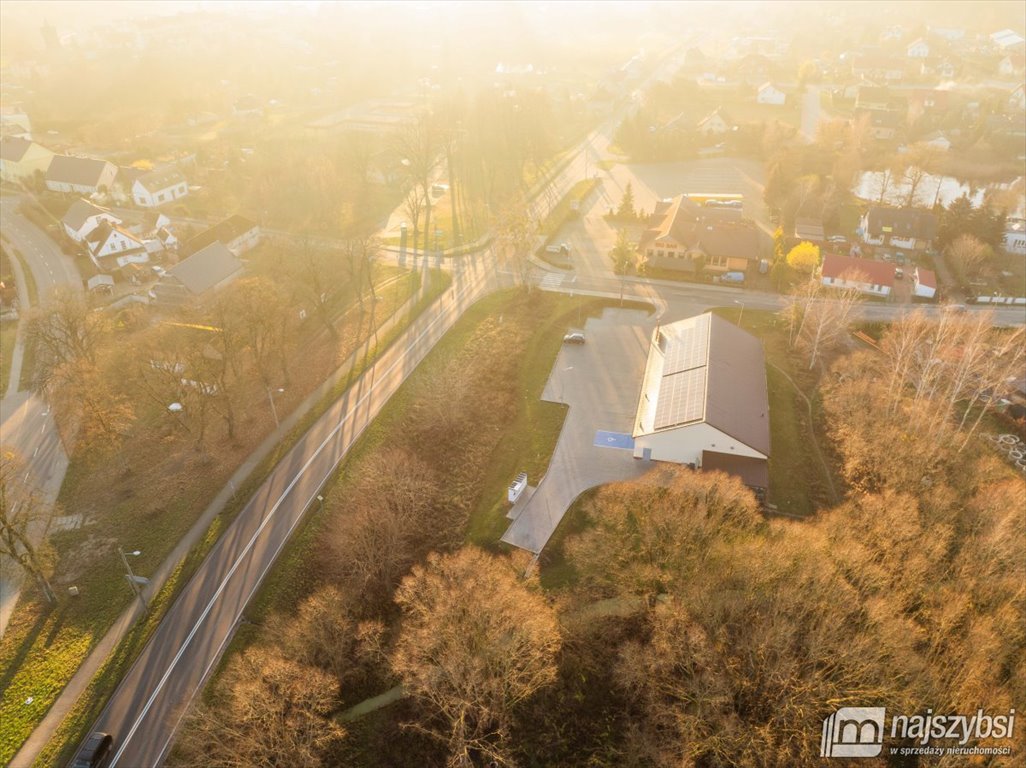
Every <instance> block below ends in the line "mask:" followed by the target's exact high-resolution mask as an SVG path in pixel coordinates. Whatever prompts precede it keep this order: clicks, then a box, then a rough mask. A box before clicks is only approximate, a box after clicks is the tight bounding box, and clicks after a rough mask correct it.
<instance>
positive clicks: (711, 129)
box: [698, 109, 734, 136]
mask: <svg viewBox="0 0 1026 768" xmlns="http://www.w3.org/2000/svg"><path fill="white" fill-rule="evenodd" d="M733 126H734V123H733V121H732V120H731V119H730V118H729V117H727V114H726V112H724V111H723V110H722V109H717V110H716V111H714V112H713V113H712V114H710V115H709V116H708V117H706V118H705V119H704V120H702V121H701V122H700V123H699V124H698V132H699V133H701V134H703V135H704V136H718V135H720V134H723V133H727V131H729V130H731V128H733Z"/></svg>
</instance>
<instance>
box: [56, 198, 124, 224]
mask: <svg viewBox="0 0 1026 768" xmlns="http://www.w3.org/2000/svg"><path fill="white" fill-rule="evenodd" d="M103 213H105V214H107V215H108V216H112V217H114V218H117V217H116V216H114V214H112V213H111V212H110V211H108V210H107V209H106V208H101V207H100V206H98V205H93V204H92V203H90V202H89V201H88V200H76V201H75V202H73V203H72V204H71V207H70V208H68V212H67V213H65V214H64V218H63V219H61V222H62V223H64V224H67V225H68V226H69V227H71V228H72V229H74V230H78V229H81V227H82V225H83V224H85V223H86V219H88V218H89V217H90V216H97V215H99V214H103Z"/></svg>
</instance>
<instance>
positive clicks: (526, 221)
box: [494, 192, 537, 285]
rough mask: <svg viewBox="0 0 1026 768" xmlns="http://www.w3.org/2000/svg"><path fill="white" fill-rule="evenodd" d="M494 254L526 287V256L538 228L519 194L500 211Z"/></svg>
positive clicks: (527, 261) (525, 201)
mask: <svg viewBox="0 0 1026 768" xmlns="http://www.w3.org/2000/svg"><path fill="white" fill-rule="evenodd" d="M494 231H495V250H496V252H497V254H498V256H499V260H500V262H501V263H503V264H504V265H505V266H507V267H508V268H509V269H511V270H512V271H513V273H514V274H515V275H516V276H517V278H518V279H519V281H520V283H521V284H522V285H527V284H528V281H527V277H528V274H529V272H530V261H529V258H528V257H529V256H530V255H531V250H532V245H533V243H534V236H535V232H536V231H537V224H536V222H535V221H534V218H533V216H532V214H531V207H530V205H529V204H528V202H527V200H526V199H525V198H524V196H523V193H520V192H518V193H517V194H516V195H514V196H513V197H512V198H510V199H509V200H507V202H506V203H505V204H504V205H503V206H502V207H501V209H500V211H499V213H498V215H497V216H496V221H495V229H494Z"/></svg>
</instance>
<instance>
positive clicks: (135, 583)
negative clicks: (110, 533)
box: [118, 545, 150, 611]
mask: <svg viewBox="0 0 1026 768" xmlns="http://www.w3.org/2000/svg"><path fill="white" fill-rule="evenodd" d="M118 554H119V555H121V564H122V565H124V566H125V576H127V577H128V583H129V584H130V585H131V586H132V591H133V592H135V596H136V597H137V598H139V602H140V603H142V607H143V610H144V611H148V610H149V609H150V606H149V605H148V604H147V603H146V598H144V597H143V594H142V590H141V589H139V584H140V583H142V584H145V583H147V579H145V578H143V577H142V576H136V575H135V573H133V572H132V566H130V565H129V564H128V557H127V555H131V556H132V557H139V555H141V554H142V552H140V551H139V550H138V549H137V550H135V551H134V552H125V550H124V549H122V548H121V546H120V545H118Z"/></svg>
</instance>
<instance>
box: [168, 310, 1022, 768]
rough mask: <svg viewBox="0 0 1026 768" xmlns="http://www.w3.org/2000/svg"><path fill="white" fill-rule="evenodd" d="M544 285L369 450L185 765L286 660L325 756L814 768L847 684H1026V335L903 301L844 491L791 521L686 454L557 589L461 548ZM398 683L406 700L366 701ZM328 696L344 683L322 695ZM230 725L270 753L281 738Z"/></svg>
mask: <svg viewBox="0 0 1026 768" xmlns="http://www.w3.org/2000/svg"><path fill="white" fill-rule="evenodd" d="M524 301H525V303H524V304H523V305H521V307H520V308H519V309H518V311H517V313H515V314H516V316H515V317H513V318H512V319H511V318H510V314H509V313H506V315H505V318H504V321H503V323H502V324H499V323H498V322H497V321H496V320H494V319H493V320H485V321H483V322H482V323H481V325H480V326H479V327H478V329H477V330H476V332H475V333H474V334H473V336H472V337H471V339H470V341H469V343H468V345H467V347H466V351H465V352H463V353H458V354H456V355H455V357H454V360H453V362H452V363H451V364H449V365H437V366H436V367H435V368H434V369H433V370H431V371H430V372H429V375H427V376H425V377H423V378H421V379H420V382H419V383H418V385H417V387H416V392H415V393H413V398H412V400H411V402H413V403H415V404H416V405H415V407H413V408H412V410H411V411H410V416H409V418H408V420H406V421H405V422H403V424H402V425H401V430H399V431H398V432H390V434H392V435H395V434H400V435H401V437H400V438H398V439H395V440H394V441H393V440H390V442H389V443H388V444H385V445H374V446H373V450H372V451H371V452H369V453H367V454H365V456H364V458H363V459H361V460H360V461H359V462H358V463H357V465H355V466H354V467H352V468H351V470H350V472H351V480H352V482H351V483H350V484H348V485H347V489H346V491H345V494H344V504H345V506H346V508H347V509H348V512H347V514H346V515H345V516H343V517H341V518H339V520H340V521H341V523H340V524H339V525H338V527H337V528H336V527H333V528H332V530H330V531H326V532H325V533H324V540H325V545H324V553H325V557H324V560H323V561H322V562H321V563H320V564H319V565H318V568H317V572H318V573H319V574H322V575H321V576H320V577H319V578H318V583H317V584H316V585H313V586H312V587H310V588H309V589H310V592H309V594H310V595H312V596H310V597H307V598H306V599H305V600H304V601H301V602H300V607H299V609H298V610H297V611H296V612H295V613H291V612H288V611H286V612H285V613H283V614H280V615H278V616H276V617H274V618H273V619H272V620H271V621H270V629H267V630H265V632H264V633H263V635H262V636H261V638H260V639H259V640H258V641H257V642H256V643H255V644H253V645H252V646H250V647H249V648H248V649H247V650H246V651H245V652H244V653H243V654H242V655H240V656H238V657H237V658H235V659H234V660H233V661H232V662H231V664H230V665H229V671H228V673H227V674H226V675H225V677H224V678H223V679H222V680H221V681H220V684H219V686H218V689H217V691H215V692H214V694H213V695H212V700H211V702H210V703H209V704H208V705H205V706H204V707H202V708H201V710H200V712H199V714H198V715H196V716H194V721H193V722H194V725H193V726H191V727H189V728H187V729H186V734H185V739H184V744H183V746H182V747H181V752H180V754H179V764H183V765H184V764H189V762H190V760H195V759H196V758H197V757H198V756H199V755H203V756H204V757H205V758H208V759H209V756H210V755H217V754H218V752H217V750H216V749H210V743H211V740H215V739H217V738H219V736H218V734H219V733H220V731H221V729H225V728H231V729H233V730H234V731H240V730H241V731H242V732H243V733H244V732H245V730H246V729H247V728H250V727H256V726H255V725H254V724H257V723H258V722H259V721H258V720H257V719H256V717H255V715H254V714H252V713H250V712H249V711H248V710H247V712H244V713H242V714H240V713H239V712H238V706H239V705H238V702H239V701H240V700H241V695H242V692H244V691H248V690H251V689H252V690H254V691H255V693H254V694H253V695H254V700H256V701H260V700H261V698H260V691H261V690H262V687H263V686H266V685H267V679H268V677H269V676H273V675H279V674H281V673H282V671H283V670H291V671H292V674H293V677H292V678H290V679H289V681H287V682H283V683H282V684H281V686H280V690H281V691H282V692H283V696H284V697H286V698H288V697H297V698H296V701H295V702H294V703H295V706H297V707H299V709H300V710H301V711H302V716H300V715H298V714H295V713H294V712H293V713H292V714H290V715H289V717H292V718H298V719H297V720H296V724H295V727H294V728H292V729H290V734H292V735H293V737H294V739H295V740H298V741H297V743H296V745H295V747H294V748H295V749H296V750H298V753H299V754H302V755H304V759H303V761H302V763H296V764H307V765H332V764H337V763H338V762H339V761H342V762H345V763H346V764H354V765H368V766H388V765H406V764H428V765H443V764H445V765H449V766H454V767H455V766H474V765H489V764H495V765H503V766H513V765H523V766H546V765H552V766H555V765H559V766H581V767H582V768H583V766H592V767H594V766H681V765H685V766H753V767H754V766H785V765H786V766H802V765H815V764H818V760H819V757H818V755H819V744H820V732H821V725H822V720H823V718H824V717H825V716H826V715H828V714H830V713H831V712H832V711H833V710H834V709H836V708H837V707H839V706H844V705H850V706H860V705H862V706H874V705H876V706H886V707H888V708H889V709H890V711H892V712H904V713H908V714H915V713H918V712H924V711H925V710H926V709H927V708H932V709H933V711H934V712H959V713H974V712H976V711H977V709H979V708H983V709H985V710H988V711H992V712H999V711H1007V709H1008V708H1010V707H1015V706H1016V704H1017V701H1016V698H1015V697H1016V695H1017V694H1018V693H1020V692H1021V691H1022V690H1024V689H1026V632H1024V630H1023V622H1022V617H1023V614H1024V611H1026V605H1024V593H1023V589H1022V586H1023V583H1024V581H1026V521H1024V515H1023V510H1024V509H1026V489H1024V484H1023V481H1022V479H1021V478H1020V477H1018V476H1016V475H1014V474H1013V473H1012V472H1011V471H1010V469H1009V468H1008V467H1007V466H1006V465H1004V464H1002V462H1001V461H1000V460H999V459H998V458H997V457H996V456H993V455H990V454H989V453H987V452H986V451H985V450H980V449H979V445H980V442H979V438H978V433H979V431H980V429H981V427H980V426H979V425H980V424H985V423H986V418H987V416H986V413H985V412H984V410H981V409H982V406H985V405H987V404H988V403H989V402H991V398H992V396H993V395H994V394H995V393H996V392H997V389H995V387H996V386H999V385H996V384H995V383H994V382H1000V381H1003V379H1004V377H1005V373H1007V371H1008V370H1011V368H1013V367H1015V366H1017V365H1021V361H1022V351H1021V347H1022V344H1021V334H1018V335H1016V334H1012V333H1007V332H995V331H993V330H992V329H991V328H990V326H989V322H985V321H984V320H980V321H977V320H976V319H967V318H962V317H959V316H956V315H951V316H949V317H948V318H946V319H945V320H944V321H943V322H941V323H940V324H937V323H929V322H927V321H926V320H925V318H924V317H922V316H920V315H913V316H911V317H909V318H906V319H904V320H902V321H900V322H898V323H895V324H894V325H893V326H892V327H891V328H890V329H888V330H887V331H885V333H884V334H883V337H882V338H881V340H880V350H879V351H872V352H868V351H867V352H858V353H854V354H850V355H846V356H844V357H841V358H839V359H835V361H834V363H833V365H832V367H831V368H830V369H829V373H828V375H827V377H826V381H827V383H826V384H824V386H823V388H822V397H823V405H824V409H825V412H826V416H827V419H828V422H829V427H830V434H831V435H832V436H833V438H834V442H835V445H834V447H835V449H836V452H837V454H838V455H839V458H840V462H841V473H842V475H843V477H844V478H845V480H846V481H847V483H848V489H849V491H848V495H847V497H846V498H845V500H844V501H843V502H842V503H840V504H839V505H838V506H836V507H835V508H833V509H828V510H823V511H822V512H821V514H819V515H818V516H817V517H816V518H815V519H813V520H806V521H802V522H795V521H784V520H767V519H766V518H764V517H763V515H762V514H761V512H760V509H759V506H758V504H757V502H756V500H755V498H754V496H753V495H752V494H751V492H750V491H749V490H748V489H746V488H745V487H744V486H743V485H742V484H741V483H740V482H739V481H738V480H736V479H734V478H729V477H727V476H724V475H720V474H717V473H710V474H701V473H694V472H692V471H689V470H688V469H686V468H680V467H663V468H660V469H658V470H655V471H653V472H652V473H650V474H649V475H647V476H646V477H644V478H642V479H641V480H638V481H635V482H629V483H616V484H612V485H608V486H604V487H602V488H600V489H598V490H597V491H596V492H595V493H593V494H592V495H591V496H590V497H588V499H587V500H586V501H584V502H583V503H582V505H581V508H580V514H583V515H584V517H585V518H586V520H585V524H584V525H583V526H581V527H580V532H578V533H576V534H573V535H571V536H570V537H569V538H568V539H567V540H566V542H565V544H564V545H563V553H564V555H565V557H566V562H567V565H568V567H569V576H568V577H567V579H566V580H565V581H564V582H563V585H562V586H560V587H558V588H553V589H550V590H549V591H548V592H545V591H542V590H541V589H540V585H539V583H538V581H537V580H536V579H535V578H533V577H524V576H523V575H522V574H523V571H524V566H525V563H524V562H522V561H519V560H518V559H517V558H515V557H507V556H505V555H495V554H488V553H486V552H483V551H480V550H478V549H475V548H470V547H460V542H461V540H462V533H461V532H462V526H463V525H464V522H465V520H466V504H465V503H461V500H462V499H466V498H472V496H473V492H474V488H475V483H476V482H477V478H479V477H480V474H481V471H482V469H483V467H484V466H485V460H484V459H483V458H482V456H483V455H485V454H487V452H488V450H489V448H490V446H492V445H494V440H496V439H499V438H498V437H496V436H497V435H499V434H501V433H500V431H499V429H500V428H501V426H502V424H503V420H504V418H505V417H504V416H503V414H505V413H507V412H508V411H509V410H510V409H509V404H510V399H511V398H513V397H515V394H514V393H513V391H512V390H511V388H510V387H509V386H508V383H507V384H504V383H503V382H508V379H509V377H511V375H512V373H513V371H514V367H511V366H512V364H511V363H510V362H509V360H510V358H511V357H513V356H514V355H515V354H518V353H519V352H518V351H521V350H523V348H524V344H525V343H529V340H528V337H527V335H526V334H525V332H524V330H523V328H524V327H525V324H526V323H525V319H524V317H523V314H522V313H523V312H524V311H530V306H531V305H530V300H528V299H525V300H524ZM498 339H501V340H502V343H501V344H497V343H496V342H497V340H498ZM923 349H930V350H931V354H932V355H933V356H932V357H924V356H923V355H922V354H921V352H922V350H923ZM931 360H942V361H943V365H942V364H938V363H936V362H934V363H931V362H930V361H931ZM482 388H484V389H482ZM491 390H495V391H496V393H497V394H495V395H494V398H495V399H492V400H487V399H486V400H485V401H483V402H478V398H479V396H480V395H481V394H482V393H483V392H485V391H491ZM984 394H987V397H983V395H984ZM867 404H870V405H871V407H867ZM490 436H491V437H490ZM884 446H886V447H884ZM432 550H433V551H434V552H433V553H432ZM261 660H263V662H264V664H265V666H266V668H265V667H262V666H260V662H261ZM325 675H326V676H327V677H325ZM303 680H307V681H308V683H306V684H303V685H299V684H297V681H303ZM396 684H400V685H401V686H402V689H401V690H400V689H396V695H398V696H404V698H402V699H401V700H400V701H398V702H397V703H393V704H391V705H389V706H388V707H386V708H385V709H380V710H377V711H373V712H369V713H365V714H363V716H362V717H349V716H346V715H345V714H344V713H345V710H346V708H348V707H351V706H353V705H354V704H356V703H357V702H359V701H361V700H363V699H365V698H367V697H369V696H372V695H375V694H378V693H381V692H383V691H385V690H388V689H389V688H390V687H391V686H394V685H396ZM317 692H323V693H324V695H326V696H329V698H332V701H331V703H330V704H328V703H326V702H325V701H324V700H323V699H321V698H312V699H311V700H310V701H309V703H305V699H303V700H300V699H299V698H298V697H299V696H300V693H302V695H303V696H305V697H314V695H315V694H316V693H317ZM267 706H269V707H272V708H273V710H274V711H277V708H280V707H281V706H282V703H281V702H280V701H279V702H275V703H273V704H270V703H269V704H267ZM289 711H290V712H292V710H291V709H290V710H289ZM311 717H313V718H315V720H314V721H313V722H314V724H315V725H316V727H315V728H313V729H312V730H311V727H310V723H311ZM240 718H241V719H240ZM343 731H345V733H343ZM283 742H288V740H287V739H283ZM232 743H233V744H236V745H237V746H236V747H235V749H236V752H235V758H236V759H239V755H240V754H241V755H242V756H243V759H245V760H251V761H254V762H255V761H258V760H261V759H263V755H264V754H265V753H264V752H262V751H260V750H264V749H265V748H266V743H267V740H266V739H264V738H263V737H262V736H261V737H254V738H253V739H252V743H251V745H250V746H247V744H248V742H247V740H246V739H245V738H242V739H239V740H236V741H235V742H232ZM289 743H291V742H289ZM285 746H287V745H284V746H283V749H285ZM288 748H289V749H291V748H293V747H291V746H290V747H288ZM1022 748H1023V744H1022V740H1021V738H1019V739H1018V741H1016V742H1015V743H1014V745H1013V754H1012V755H1011V756H1009V757H1008V758H1007V759H1006V758H995V759H993V760H992V761H991V762H990V763H988V765H994V766H1011V765H1014V764H1016V761H1017V760H1018V759H1019V758H1020V757H1021V754H1022ZM239 750H241V752H240V751H239ZM282 754H289V753H288V752H280V753H279V755H282ZM211 764H216V765H229V764H231V763H230V762H227V761H225V762H216V763H211ZM867 764H870V765H872V764H879V765H883V764H885V763H884V762H883V760H882V759H881V760H880V761H877V762H876V763H874V762H872V761H867Z"/></svg>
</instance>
